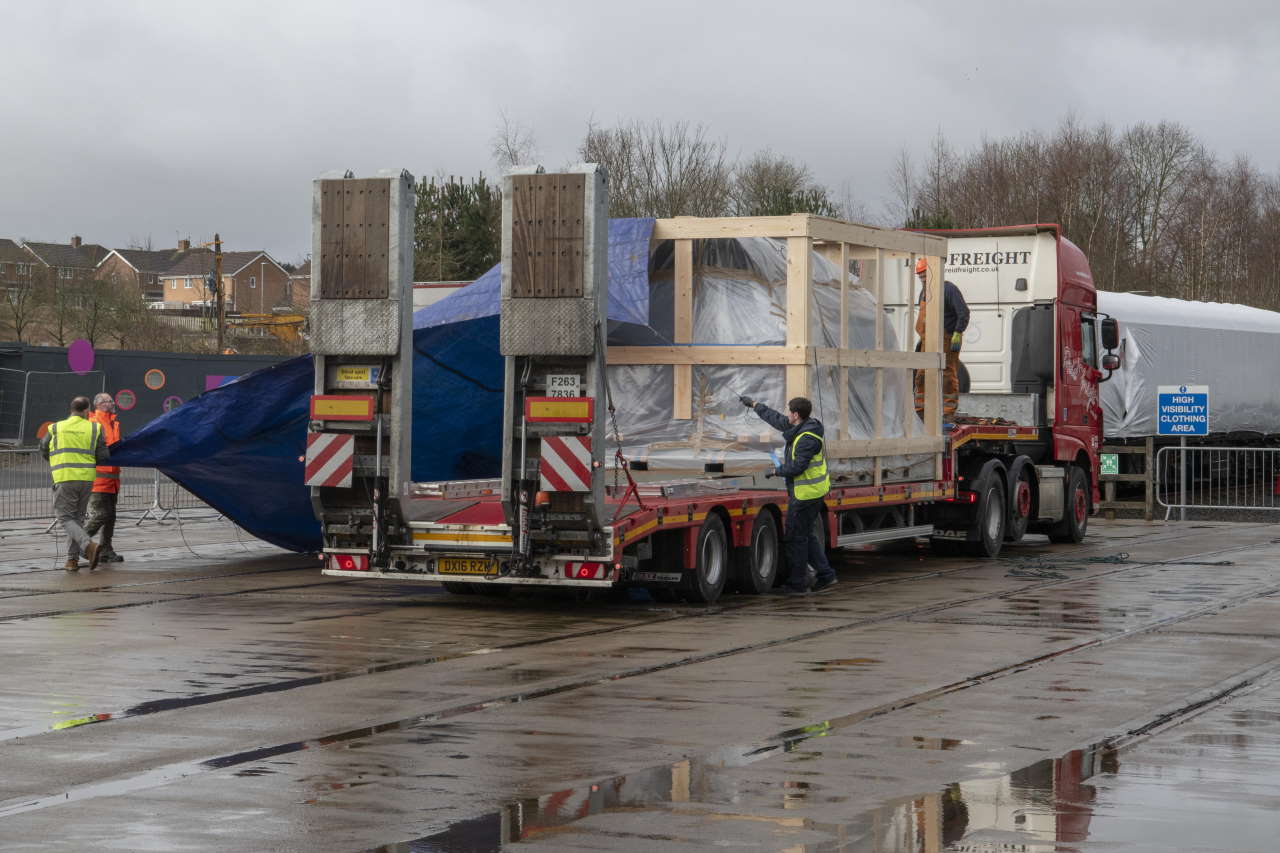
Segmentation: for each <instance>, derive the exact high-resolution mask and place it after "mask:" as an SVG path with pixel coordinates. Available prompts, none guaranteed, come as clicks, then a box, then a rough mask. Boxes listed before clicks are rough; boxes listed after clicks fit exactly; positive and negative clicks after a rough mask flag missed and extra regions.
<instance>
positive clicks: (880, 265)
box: [863, 249, 885, 486]
mask: <svg viewBox="0 0 1280 853" xmlns="http://www.w3.org/2000/svg"><path fill="white" fill-rule="evenodd" d="M884 261H885V252H884V249H876V256H875V259H874V260H872V261H869V262H868V263H873V264H875V265H876V268H875V272H874V276H875V283H874V285H873V286H872V288H871V295H872V297H873V298H874V299H875V306H876V309H875V310H876V315H875V316H876V350H877V351H881V352H883V351H884V307H883V306H884ZM863 272H864V273H865V272H866V267H865V266H864V267H863ZM875 395H876V399H875V406H874V408H873V409H872V415H871V417H872V419H873V420H874V422H875V435H874V436H872V437H873V438H882V437H884V368H883V367H877V368H876V390H875ZM874 465H875V467H874V468H873V469H872V470H873V471H874V472H875V473H874V474H873V477H874V479H873V480H872V482H873V483H874V484H875V485H877V486H879V485H880V484H881V483H883V482H884V470H883V469H884V462H883V460H882V459H881V458H880V457H879V456H877V457H876V458H875V460H874Z"/></svg>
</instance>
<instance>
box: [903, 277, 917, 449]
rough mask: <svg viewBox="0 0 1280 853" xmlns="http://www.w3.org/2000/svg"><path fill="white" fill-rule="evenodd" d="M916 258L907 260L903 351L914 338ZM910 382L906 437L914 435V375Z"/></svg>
mask: <svg viewBox="0 0 1280 853" xmlns="http://www.w3.org/2000/svg"><path fill="white" fill-rule="evenodd" d="M915 267H916V256H915V254H914V253H913V254H912V255H911V256H910V257H909V258H907V305H906V320H907V338H906V340H905V341H903V342H902V347H903V349H907V350H910V349H914V346H915V342H916V340H915V337H916V304H917V300H918V299H919V295H918V294H917V293H916V275H915ZM909 378H910V382H909V384H908V385H907V393H906V394H905V395H904V396H903V399H902V420H903V423H904V424H905V425H906V434H907V436H908V437H910V436H911V435H913V434H914V433H915V428H916V426H915V425H916V404H915V375H914V374H911V375H910V377H909Z"/></svg>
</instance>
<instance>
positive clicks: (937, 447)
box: [824, 435, 946, 459]
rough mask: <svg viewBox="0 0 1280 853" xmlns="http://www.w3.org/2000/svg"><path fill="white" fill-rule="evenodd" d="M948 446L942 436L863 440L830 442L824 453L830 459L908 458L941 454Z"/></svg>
mask: <svg viewBox="0 0 1280 853" xmlns="http://www.w3.org/2000/svg"><path fill="white" fill-rule="evenodd" d="M945 444H946V439H945V438H943V437H942V436H940V435H939V436H928V435H926V436H916V437H915V438H861V439H843V440H840V441H828V442H827V443H826V446H825V447H824V452H825V453H826V454H827V457H828V458H830V459H862V458H866V457H871V456H899V455H901V456H906V455H910V454H913V453H939V452H941V451H942V449H943V447H944V446H945Z"/></svg>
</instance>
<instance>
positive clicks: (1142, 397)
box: [1098, 291, 1280, 438]
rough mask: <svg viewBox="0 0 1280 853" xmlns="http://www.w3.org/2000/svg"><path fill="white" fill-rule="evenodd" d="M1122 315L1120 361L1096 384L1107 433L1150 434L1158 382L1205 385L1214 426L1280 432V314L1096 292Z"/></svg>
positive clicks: (1105, 308) (1102, 307)
mask: <svg viewBox="0 0 1280 853" xmlns="http://www.w3.org/2000/svg"><path fill="white" fill-rule="evenodd" d="M1098 310H1099V311H1100V312H1101V313H1104V314H1110V315H1111V316H1113V317H1115V318H1116V319H1117V320H1118V321H1119V322H1120V335H1121V341H1122V343H1123V346H1124V349H1123V355H1124V358H1123V365H1122V366H1121V368H1120V369H1119V370H1117V371H1115V373H1114V374H1113V375H1112V377H1111V379H1110V380H1108V381H1107V382H1103V383H1102V385H1101V397H1102V411H1103V423H1104V425H1105V427H1104V428H1105V431H1106V434H1107V436H1108V437H1110V438H1142V437H1145V436H1149V435H1155V434H1156V402H1157V399H1156V398H1157V393H1158V392H1157V389H1158V387H1159V386H1161V385H1208V386H1209V429H1210V430H1211V431H1212V432H1215V433H1226V432H1256V433H1262V434H1265V435H1270V434H1274V433H1280V384H1278V383H1277V382H1276V381H1275V377H1276V376H1280V313H1276V312H1274V311H1264V310H1262V309H1261V308H1251V307H1249V306H1247V305H1229V304H1224V303H1219V302H1189V301H1185V300H1182V299H1166V298H1164V297H1160V296H1139V295H1137V294H1133V293H1104V292H1101V291H1099V293H1098Z"/></svg>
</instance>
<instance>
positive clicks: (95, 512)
mask: <svg viewBox="0 0 1280 853" xmlns="http://www.w3.org/2000/svg"><path fill="white" fill-rule="evenodd" d="M119 497H120V496H119V495H116V494H112V493H110V492H94V493H93V494H92V495H90V496H89V514H88V517H89V523H88V524H86V525H85V526H84V532H85V533H87V534H89V535H90V536H92V535H93V534H95V533H97V532H98V531H99V530H101V531H102V542H101V544H102V550H103V552H104V553H107V554H110V553H112V549H111V535H112V534H113V533H115V530H116V501H117V500H118V499H119Z"/></svg>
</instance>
